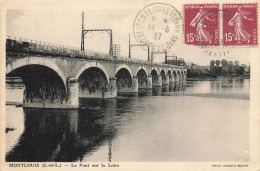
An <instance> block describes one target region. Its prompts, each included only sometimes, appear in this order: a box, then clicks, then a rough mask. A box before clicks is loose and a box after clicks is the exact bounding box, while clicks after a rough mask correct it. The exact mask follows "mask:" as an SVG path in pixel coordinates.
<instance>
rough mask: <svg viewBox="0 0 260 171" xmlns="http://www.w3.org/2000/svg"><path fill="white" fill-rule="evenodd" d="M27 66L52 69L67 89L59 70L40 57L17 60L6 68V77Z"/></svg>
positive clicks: (52, 63) (49, 61)
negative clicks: (40, 66)
mask: <svg viewBox="0 0 260 171" xmlns="http://www.w3.org/2000/svg"><path fill="white" fill-rule="evenodd" d="M28 65H42V66H45V67H48V68H50V69H52V70H53V71H55V72H56V73H57V74H58V75H59V76H60V78H61V79H62V81H63V83H64V85H65V87H67V86H66V82H67V79H66V77H65V75H64V74H63V72H62V71H61V69H60V68H59V67H58V66H57V65H56V64H55V63H54V62H52V61H51V60H49V59H47V58H42V57H25V58H22V59H17V60H15V61H13V62H11V63H10V64H8V65H7V66H6V75H7V74H9V73H11V72H12V71H14V70H16V69H18V68H21V67H24V66H28Z"/></svg>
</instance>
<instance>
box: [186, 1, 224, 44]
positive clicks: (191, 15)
mask: <svg viewBox="0 0 260 171" xmlns="http://www.w3.org/2000/svg"><path fill="white" fill-rule="evenodd" d="M218 8H219V5H218V4H187V5H184V16H185V17H184V20H185V26H184V29H185V31H184V32H185V35H184V36H185V43H186V44H191V45H208V46H211V45H214V46H216V45H219V15H218V13H219V9H218Z"/></svg>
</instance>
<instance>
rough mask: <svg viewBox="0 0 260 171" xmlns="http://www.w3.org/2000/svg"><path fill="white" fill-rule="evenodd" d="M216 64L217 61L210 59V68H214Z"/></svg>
mask: <svg viewBox="0 0 260 171" xmlns="http://www.w3.org/2000/svg"><path fill="white" fill-rule="evenodd" d="M214 65H215V61H214V60H211V61H210V68H212V67H213V66H214Z"/></svg>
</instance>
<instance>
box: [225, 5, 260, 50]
mask: <svg viewBox="0 0 260 171" xmlns="http://www.w3.org/2000/svg"><path fill="white" fill-rule="evenodd" d="M222 8H223V46H241V45H244V46H245V45H250V46H252V45H257V44H258V40H257V4H256V3H254V4H223V5H222Z"/></svg>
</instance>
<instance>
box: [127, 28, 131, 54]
mask: <svg viewBox="0 0 260 171" xmlns="http://www.w3.org/2000/svg"><path fill="white" fill-rule="evenodd" d="M128 46H129V47H128V48H129V54H128V58H131V46H130V33H129V42H128Z"/></svg>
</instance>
